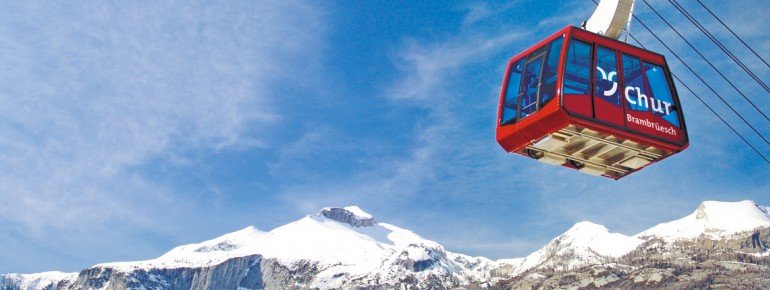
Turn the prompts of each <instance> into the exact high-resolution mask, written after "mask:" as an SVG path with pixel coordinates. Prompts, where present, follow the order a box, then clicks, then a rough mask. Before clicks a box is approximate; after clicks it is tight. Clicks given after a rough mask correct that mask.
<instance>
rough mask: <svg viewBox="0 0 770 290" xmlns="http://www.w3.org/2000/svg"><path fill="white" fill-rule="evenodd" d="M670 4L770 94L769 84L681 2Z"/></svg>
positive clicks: (670, 1)
mask: <svg viewBox="0 0 770 290" xmlns="http://www.w3.org/2000/svg"><path fill="white" fill-rule="evenodd" d="M668 2H669V3H671V4H672V5H674V7H675V8H676V9H677V10H679V12H681V13H682V14H684V16H685V17H686V18H687V19H688V20H690V22H691V23H692V24H694V25H695V26H696V27H698V29H700V31H701V32H703V34H705V35H706V37H708V38H709V39H710V40H711V42H713V43H714V44H716V45H717V47H719V49H721V50H722V52H724V53H725V54H727V56H728V57H730V59H732V60H733V61H734V62H735V63H736V64H738V66H739V67H741V69H743V71H745V72H746V73H747V74H749V76H751V78H752V79H754V81H756V82H757V83H758V84H759V85H760V86H761V87H762V88H763V89H765V91H767V92H768V93H770V87H768V86H767V84H765V82H763V81H762V80H761V79H759V77H757V75H756V74H755V73H754V71H752V70H751V69H750V68H749V67H747V66H746V65H745V64H744V63H743V62H742V61H741V60H740V59H738V58H737V57H735V55H734V54H733V53H732V52H730V50H729V49H728V48H727V47H725V46H724V44H722V42H721V41H719V40H718V39H717V38H716V37H714V35H713V34H711V32H709V31H708V29H706V27H704V26H703V24H701V23H700V22H698V20H697V19H695V17H693V16H692V14H690V13H689V12H687V10H685V9H684V7H683V6H682V5H680V4H679V2H676V0H673V1H672V0H668Z"/></svg>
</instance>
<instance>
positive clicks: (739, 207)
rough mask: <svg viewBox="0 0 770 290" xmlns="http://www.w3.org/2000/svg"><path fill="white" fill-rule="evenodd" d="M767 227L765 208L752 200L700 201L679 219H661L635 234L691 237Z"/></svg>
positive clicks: (714, 236)
mask: <svg viewBox="0 0 770 290" xmlns="http://www.w3.org/2000/svg"><path fill="white" fill-rule="evenodd" d="M763 227H770V215H768V213H767V208H766V207H762V206H758V205H757V204H755V203H754V202H753V201H750V200H744V201H740V202H719V201H704V202H703V203H701V204H700V206H698V209H696V210H695V212H693V213H692V214H690V215H688V216H686V217H683V218H681V219H678V220H675V221H671V222H666V223H661V224H659V225H656V226H654V227H652V228H650V229H648V230H646V231H643V232H641V233H639V234H637V235H636V236H637V237H639V238H652V237H658V238H662V239H666V240H677V239H693V238H697V237H699V236H701V235H704V236H706V237H708V238H712V239H720V238H725V237H728V236H730V235H733V234H736V233H741V232H747V231H752V230H754V229H756V228H763Z"/></svg>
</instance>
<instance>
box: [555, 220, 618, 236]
mask: <svg viewBox="0 0 770 290" xmlns="http://www.w3.org/2000/svg"><path fill="white" fill-rule="evenodd" d="M609 231H610V230H609V229H607V227H605V226H603V225H600V224H595V223H592V222H589V221H582V222H577V223H575V225H573V226H572V227H571V228H570V229H569V230H567V231H566V232H565V233H564V234H571V233H578V232H581V233H586V232H590V233H608V232H609Z"/></svg>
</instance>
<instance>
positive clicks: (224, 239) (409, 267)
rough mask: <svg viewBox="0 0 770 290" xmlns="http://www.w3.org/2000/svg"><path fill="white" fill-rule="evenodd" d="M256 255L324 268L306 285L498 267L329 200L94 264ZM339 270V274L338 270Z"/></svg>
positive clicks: (209, 261)
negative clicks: (266, 226)
mask: <svg viewBox="0 0 770 290" xmlns="http://www.w3.org/2000/svg"><path fill="white" fill-rule="evenodd" d="M251 255H261V256H262V257H263V258H264V259H276V260H277V261H279V262H280V263H281V264H283V265H286V266H289V267H290V266H291V265H294V264H297V263H302V262H307V261H310V262H312V263H317V265H318V267H319V269H321V270H322V271H321V272H320V273H319V274H318V275H317V277H316V278H315V279H314V280H315V282H314V284H313V285H311V287H320V288H336V287H342V286H344V282H345V281H346V280H348V279H351V278H356V277H357V279H369V278H368V277H376V278H372V279H371V280H372V281H379V282H382V281H391V280H392V281H394V282H396V281H398V279H399V278H400V277H403V276H404V275H406V274H408V273H412V272H419V273H420V274H421V275H431V274H433V275H437V276H442V277H447V279H448V280H451V281H460V282H462V283H470V282H472V281H480V280H482V279H488V278H489V274H488V272H489V271H490V270H491V269H492V268H494V267H496V266H497V264H496V263H495V262H493V261H491V260H489V259H486V258H481V257H475V258H474V257H469V256H465V255H461V254H454V253H448V252H446V251H445V250H444V248H443V247H442V246H441V245H440V244H438V243H436V242H434V241H431V240H428V239H425V238H423V237H421V236H419V235H417V234H415V233H414V232H412V231H409V230H406V229H402V228H399V227H397V226H394V225H391V224H387V223H379V222H375V221H374V219H373V217H372V216H371V215H370V214H368V213H366V212H364V211H363V210H361V209H360V208H358V207H355V206H351V207H345V208H339V207H329V208H324V209H322V210H321V211H320V212H319V213H317V214H313V215H308V216H306V217H304V218H302V219H300V220H298V221H295V222H292V223H289V224H287V225H284V226H281V227H278V228H275V229H273V230H271V231H269V232H262V231H259V230H257V229H256V228H254V227H247V228H245V229H242V230H240V231H237V232H233V233H230V234H227V235H224V236H221V237H218V238H215V239H211V240H208V241H204V242H202V243H197V244H189V245H184V246H179V247H176V248H174V249H172V250H171V251H169V252H167V253H166V254H164V255H162V256H160V257H158V258H156V259H151V260H146V261H137V262H118V263H104V264H99V265H96V266H94V268H96V267H101V268H111V269H114V270H118V271H123V272H130V271H134V270H137V269H145V270H148V269H153V268H155V269H158V268H160V269H174V268H183V267H187V268H192V267H206V266H213V265H217V264H220V263H222V262H224V261H226V260H228V259H231V258H236V257H245V256H251ZM342 273H344V275H343V274H342Z"/></svg>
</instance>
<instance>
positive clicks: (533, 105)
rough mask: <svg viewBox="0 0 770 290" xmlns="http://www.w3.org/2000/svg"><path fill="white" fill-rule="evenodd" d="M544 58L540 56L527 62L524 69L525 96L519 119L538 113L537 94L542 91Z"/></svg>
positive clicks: (521, 103) (523, 96)
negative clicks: (541, 80) (541, 79)
mask: <svg viewBox="0 0 770 290" xmlns="http://www.w3.org/2000/svg"><path fill="white" fill-rule="evenodd" d="M543 57H544V55H542V54H541V55H540V56H538V57H536V58H534V59H531V60H529V61H527V64H526V65H525V68H524V83H523V85H524V87H523V89H524V94H523V95H522V96H521V101H520V104H519V108H521V113H520V115H519V119H523V118H525V117H527V116H529V115H531V114H532V113H534V112H535V111H537V94H538V93H539V91H540V72H541V69H542V68H543Z"/></svg>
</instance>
